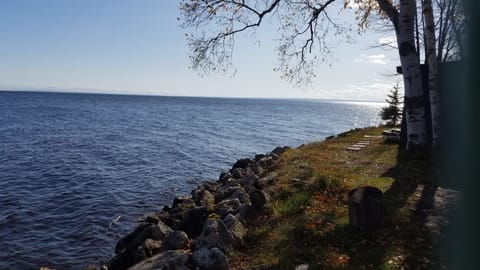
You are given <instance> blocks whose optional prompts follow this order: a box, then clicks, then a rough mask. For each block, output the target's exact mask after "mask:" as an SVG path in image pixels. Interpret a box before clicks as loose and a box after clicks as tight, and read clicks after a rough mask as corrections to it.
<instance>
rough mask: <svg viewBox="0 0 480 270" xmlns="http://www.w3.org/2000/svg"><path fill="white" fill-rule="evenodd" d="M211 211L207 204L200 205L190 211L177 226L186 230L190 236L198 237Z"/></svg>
mask: <svg viewBox="0 0 480 270" xmlns="http://www.w3.org/2000/svg"><path fill="white" fill-rule="evenodd" d="M209 214H210V211H209V210H208V207H207V206H199V207H195V208H193V209H191V210H190V211H188V213H187V214H185V216H184V217H183V219H182V220H181V222H180V223H179V225H178V226H177V228H178V229H179V230H182V231H184V232H185V233H187V235H188V236H190V237H192V238H193V237H196V236H198V235H199V234H200V233H201V232H202V228H203V225H204V224H205V221H206V220H207V218H208V215H209Z"/></svg>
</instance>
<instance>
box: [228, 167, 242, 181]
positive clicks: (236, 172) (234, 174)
mask: <svg viewBox="0 0 480 270" xmlns="http://www.w3.org/2000/svg"><path fill="white" fill-rule="evenodd" d="M230 172H231V173H232V177H233V178H234V179H240V178H242V177H244V176H245V170H244V169H242V168H235V169H232V170H230Z"/></svg>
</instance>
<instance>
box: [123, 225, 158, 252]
mask: <svg viewBox="0 0 480 270" xmlns="http://www.w3.org/2000/svg"><path fill="white" fill-rule="evenodd" d="M148 226H150V225H148V224H140V225H138V226H137V228H135V230H134V231H133V232H131V233H129V234H127V235H126V236H125V237H123V238H122V239H120V240H119V241H118V242H117V244H116V245H115V254H120V253H121V252H122V251H124V250H125V249H127V247H128V246H132V242H135V241H137V242H138V241H139V240H138V239H137V238H142V240H140V242H139V243H138V244H136V245H135V244H134V245H135V247H137V246H138V245H140V244H141V243H142V242H143V241H145V239H146V236H145V234H146V232H145V228H147V227H148ZM136 239H137V240H136Z"/></svg>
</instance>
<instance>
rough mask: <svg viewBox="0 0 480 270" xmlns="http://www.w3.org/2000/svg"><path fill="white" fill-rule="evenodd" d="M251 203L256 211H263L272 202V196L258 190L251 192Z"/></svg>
mask: <svg viewBox="0 0 480 270" xmlns="http://www.w3.org/2000/svg"><path fill="white" fill-rule="evenodd" d="M250 201H251V202H252V206H253V208H254V209H255V210H257V211H261V210H263V208H264V207H265V205H266V204H267V203H268V202H269V201H270V196H269V195H268V194H267V193H266V192H263V191H261V190H258V189H256V190H254V191H252V192H250Z"/></svg>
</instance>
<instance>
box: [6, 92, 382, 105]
mask: <svg viewBox="0 0 480 270" xmlns="http://www.w3.org/2000/svg"><path fill="white" fill-rule="evenodd" d="M69 90H73V91H68V90H61V89H0V92H22V93H47V94H48V93H52V94H87V95H114V96H140V97H178V98H182V97H183V98H219V99H263V100H318V101H331V102H365V103H368V102H371V103H385V102H384V101H382V100H363V99H341V98H320V97H300V98H298V97H251V96H250V97H244V96H208V95H205V96H190V95H181V94H179V95H175V94H170V93H163V94H162V93H145V92H143V93H132V92H121V91H118V90H111V89H108V90H101V89H98V90H97V89H95V90H94V89H69ZM96 90H97V91H96ZM101 91H112V92H101ZM113 91H117V92H113Z"/></svg>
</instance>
